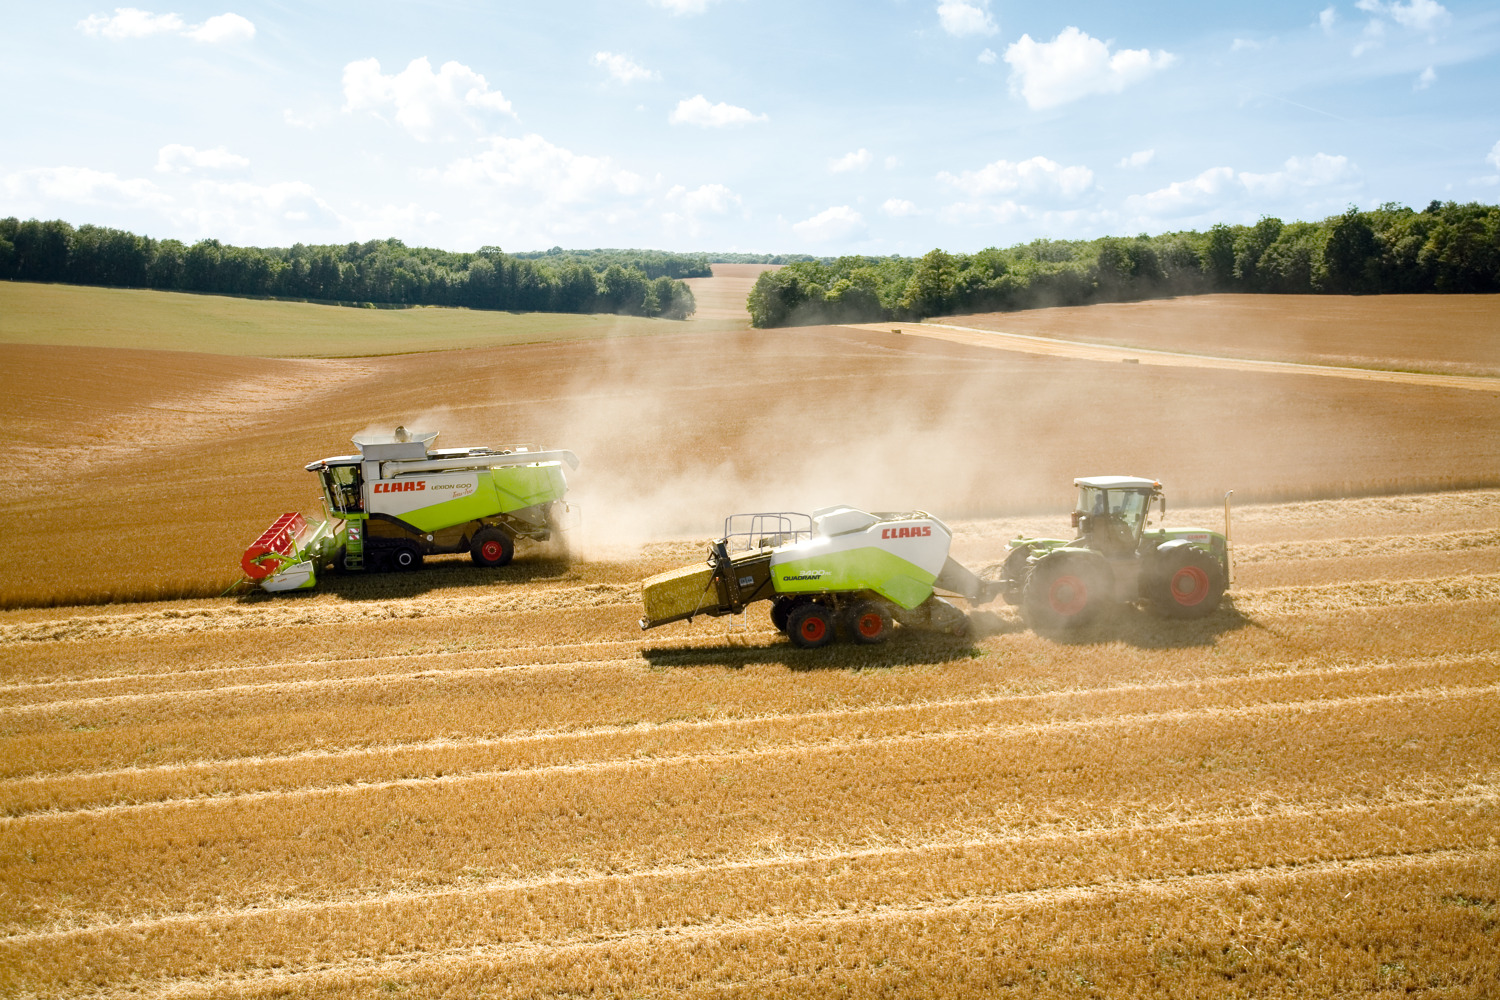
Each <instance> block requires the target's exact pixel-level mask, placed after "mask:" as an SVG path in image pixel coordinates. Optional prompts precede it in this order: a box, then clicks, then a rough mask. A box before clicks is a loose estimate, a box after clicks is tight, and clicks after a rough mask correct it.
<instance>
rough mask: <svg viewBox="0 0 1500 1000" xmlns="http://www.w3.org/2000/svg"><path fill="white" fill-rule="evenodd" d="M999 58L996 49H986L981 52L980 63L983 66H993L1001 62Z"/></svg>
mask: <svg viewBox="0 0 1500 1000" xmlns="http://www.w3.org/2000/svg"><path fill="white" fill-rule="evenodd" d="M999 60H1000V57H999V56H997V55H995V50H994V49H985V50H984V51H983V52H981V53H979V65H981V66H993V65H995V63H997V62H999Z"/></svg>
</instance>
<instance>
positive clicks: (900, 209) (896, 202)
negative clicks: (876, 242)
mask: <svg viewBox="0 0 1500 1000" xmlns="http://www.w3.org/2000/svg"><path fill="white" fill-rule="evenodd" d="M880 210H881V211H882V212H884V213H885V214H886V215H889V216H890V217H891V218H893V219H904V218H906V217H907V216H909V215H916V214H917V206H916V205H914V204H912V203H911V202H909V201H907V200H906V199H905V198H887V199H886V200H885V204H883V205H881V206H880Z"/></svg>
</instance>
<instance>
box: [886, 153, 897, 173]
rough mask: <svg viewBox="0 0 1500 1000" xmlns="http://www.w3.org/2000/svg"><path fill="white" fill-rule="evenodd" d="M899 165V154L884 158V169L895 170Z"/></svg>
mask: <svg viewBox="0 0 1500 1000" xmlns="http://www.w3.org/2000/svg"><path fill="white" fill-rule="evenodd" d="M899 166H901V158H900V157H899V156H887V157H886V158H885V169H887V170H895V169H896V168H897V167H899Z"/></svg>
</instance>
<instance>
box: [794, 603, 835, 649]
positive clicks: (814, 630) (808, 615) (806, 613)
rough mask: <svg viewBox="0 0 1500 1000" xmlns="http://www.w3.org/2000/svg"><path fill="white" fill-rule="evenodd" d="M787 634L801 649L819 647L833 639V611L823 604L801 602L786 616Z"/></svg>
mask: <svg viewBox="0 0 1500 1000" xmlns="http://www.w3.org/2000/svg"><path fill="white" fill-rule="evenodd" d="M786 636H787V638H788V639H790V640H792V645H793V646H796V647H798V648H799V649H817V648H818V647H820V646H826V645H828V644H829V643H830V642H832V641H833V637H834V628H833V612H832V611H830V610H829V609H828V608H826V607H824V606H823V605H821V604H813V603H811V602H809V603H807V604H799V605H797V606H796V607H795V608H793V609H792V610H791V613H790V614H788V615H787V616H786Z"/></svg>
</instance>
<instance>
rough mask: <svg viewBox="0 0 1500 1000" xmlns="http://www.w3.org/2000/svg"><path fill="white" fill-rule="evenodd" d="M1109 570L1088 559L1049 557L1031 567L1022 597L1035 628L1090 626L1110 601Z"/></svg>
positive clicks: (1024, 606) (1079, 557)
mask: <svg viewBox="0 0 1500 1000" xmlns="http://www.w3.org/2000/svg"><path fill="white" fill-rule="evenodd" d="M1109 583H1110V582H1109V574H1108V570H1107V568H1106V567H1104V566H1102V565H1099V564H1097V563H1095V561H1094V560H1093V559H1090V558H1088V557H1085V556H1077V555H1070V556H1048V557H1047V558H1045V559H1042V560H1041V561H1040V562H1038V563H1036V564H1035V565H1034V566H1032V567H1031V572H1030V574H1029V575H1028V576H1027V579H1026V591H1025V593H1024V595H1023V596H1022V598H1021V602H1022V606H1023V608H1024V609H1025V612H1026V617H1027V618H1028V619H1029V620H1030V621H1031V624H1032V626H1033V627H1035V628H1043V629H1065V628H1078V627H1080V626H1082V625H1087V624H1088V623H1089V622H1091V621H1093V620H1094V619H1095V618H1096V617H1098V615H1099V612H1100V611H1101V610H1102V609H1103V608H1104V605H1105V604H1106V603H1107V602H1108V601H1109V598H1110V593H1109V591H1110V585H1109Z"/></svg>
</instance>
